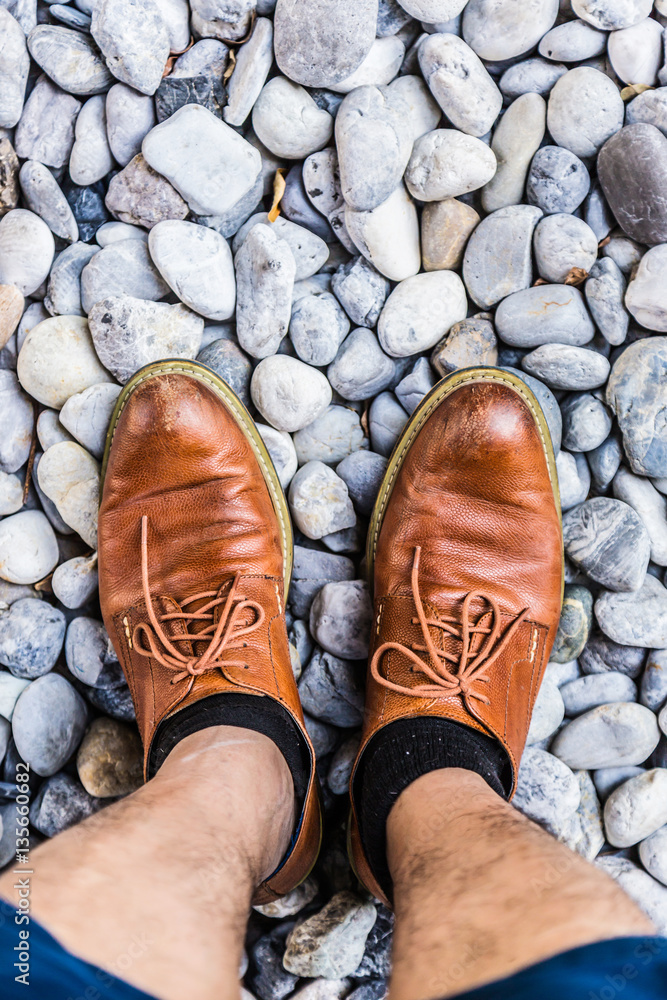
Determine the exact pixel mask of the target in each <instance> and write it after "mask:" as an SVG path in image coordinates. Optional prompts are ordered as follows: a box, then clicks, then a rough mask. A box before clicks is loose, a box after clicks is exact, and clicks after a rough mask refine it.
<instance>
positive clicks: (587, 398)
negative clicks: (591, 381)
mask: <svg viewBox="0 0 667 1000" xmlns="http://www.w3.org/2000/svg"><path fill="white" fill-rule="evenodd" d="M561 413H562V417H563V445H564V447H565V448H568V449H569V450H570V451H575V452H580V451H585V452H586V453H587V454H588V453H590V452H591V451H593V450H594V449H595V448H598V447H599V446H600V445H601V444H603V443H604V441H606V439H607V437H608V435H609V432H610V430H611V426H612V421H611V416H610V415H609V410H608V409H607V407H606V406H605V405H604V403H603V402H601V401H600V400H599V399H597V397H596V396H593V395H591V394H590V393H588V392H578V393H573V394H572V395H571V396H568V398H567V399H566V400H565V401H564V402H563V403H562V404H561Z"/></svg>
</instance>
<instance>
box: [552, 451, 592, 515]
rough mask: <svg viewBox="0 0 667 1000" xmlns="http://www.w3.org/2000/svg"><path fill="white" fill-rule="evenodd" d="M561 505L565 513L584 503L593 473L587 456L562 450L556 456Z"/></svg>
mask: <svg viewBox="0 0 667 1000" xmlns="http://www.w3.org/2000/svg"><path fill="white" fill-rule="evenodd" d="M556 468H557V470H558V486H559V489H560V506H561V510H562V511H563V513H564V512H565V511H566V510H570V509H571V508H572V507H576V506H577V505H578V504H580V503H583V502H584V500H585V499H586V497H587V496H588V491H589V489H590V485H591V474H590V470H589V468H588V462H587V461H586V456H585V455H582V454H574V455H573V454H572V453H571V452H569V451H560V452H559V453H558V455H557V457H556Z"/></svg>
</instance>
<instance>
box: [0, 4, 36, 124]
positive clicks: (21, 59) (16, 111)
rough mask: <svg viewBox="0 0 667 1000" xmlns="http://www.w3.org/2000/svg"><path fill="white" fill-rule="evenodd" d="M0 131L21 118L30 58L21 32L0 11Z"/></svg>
mask: <svg viewBox="0 0 667 1000" xmlns="http://www.w3.org/2000/svg"><path fill="white" fill-rule="evenodd" d="M0 33H1V34H2V38H3V46H2V53H0V95H1V96H0V127H2V128H13V127H14V126H15V125H16V123H17V122H18V120H19V118H20V117H21V112H22V111H23V100H24V97H25V88H26V84H27V82H28V73H29V71H30V56H29V55H28V50H27V48H26V40H25V35H24V33H23V30H22V29H21V26H20V25H19V23H18V21H16V20H15V19H14V18H13V17H12V15H11V13H10V12H9V10H7V9H5V7H4V6H3V7H0Z"/></svg>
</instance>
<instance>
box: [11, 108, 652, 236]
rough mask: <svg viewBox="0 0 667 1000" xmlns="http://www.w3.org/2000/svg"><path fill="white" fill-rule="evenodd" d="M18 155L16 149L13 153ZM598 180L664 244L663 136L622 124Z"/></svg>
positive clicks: (635, 228)
mask: <svg viewBox="0 0 667 1000" xmlns="http://www.w3.org/2000/svg"><path fill="white" fill-rule="evenodd" d="M17 152H18V150H17ZM598 177H599V179H600V184H601V185H602V190H603V191H604V195H605V198H606V199H607V201H608V202H609V207H610V208H611V210H612V212H613V213H614V216H615V217H616V219H617V221H618V223H619V225H620V226H621V228H622V229H623V231H624V233H625V234H626V235H627V236H629V237H630V238H631V239H633V240H637V242H639V243H645V244H647V245H648V246H655V245H656V244H657V243H665V242H667V194H666V193H665V192H666V191H667V187H666V185H667V137H666V136H664V135H663V134H662V132H660V131H659V130H658V129H657V128H656V127H655V126H654V125H647V124H644V123H637V124H634V125H626V126H625V128H622V129H621V130H620V131H618V132H617V133H616V135H614V136H612V138H611V139H609V140H608V141H607V142H606V143H605V145H604V147H603V148H602V149H601V150H600V154H599V157H598Z"/></svg>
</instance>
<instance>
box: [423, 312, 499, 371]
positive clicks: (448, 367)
mask: <svg viewBox="0 0 667 1000" xmlns="http://www.w3.org/2000/svg"><path fill="white" fill-rule="evenodd" d="M497 361H498V342H497V340H496V335H495V331H494V329H493V323H491V322H490V321H489V320H488V319H486V318H485V314H483V313H480V314H479V315H478V316H471V317H470V318H469V319H464V320H461V322H460V323H455V324H454V326H453V327H452V328H451V330H450V331H449V333H448V334H446V336H445V337H443V339H442V340H441V341H440V342H439V343H438V344H436V345H435V347H434V348H433V353H432V354H431V364H432V365H433V367H434V368H435V369H436V371H437V372H438V373H439V374H440V375H449V373H450V372H453V371H457V370H458V369H459V368H470V367H472V366H474V365H483V366H487V365H491V366H494V365H496V363H497Z"/></svg>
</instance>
